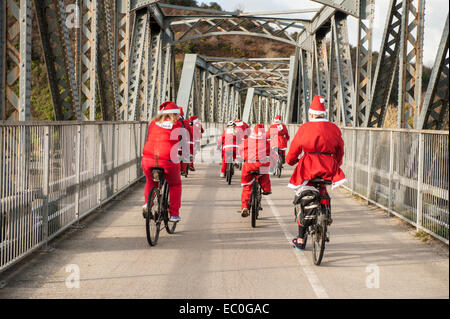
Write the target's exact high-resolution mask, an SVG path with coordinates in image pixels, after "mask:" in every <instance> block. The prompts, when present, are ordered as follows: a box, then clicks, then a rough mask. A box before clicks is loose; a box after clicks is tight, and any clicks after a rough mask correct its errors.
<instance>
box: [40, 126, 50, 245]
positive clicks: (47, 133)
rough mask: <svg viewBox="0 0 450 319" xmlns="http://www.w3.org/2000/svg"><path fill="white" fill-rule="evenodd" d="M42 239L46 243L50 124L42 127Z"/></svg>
mask: <svg viewBox="0 0 450 319" xmlns="http://www.w3.org/2000/svg"><path fill="white" fill-rule="evenodd" d="M42 183H43V184H42V200H43V203H42V241H43V242H44V243H45V245H44V249H47V245H48V194H49V186H50V126H45V127H44V171H43V176H42Z"/></svg>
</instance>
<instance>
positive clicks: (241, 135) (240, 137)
mask: <svg viewBox="0 0 450 319" xmlns="http://www.w3.org/2000/svg"><path fill="white" fill-rule="evenodd" d="M234 123H236V138H237V143H238V145H241V143H242V142H244V140H245V139H246V138H247V137H248V136H249V135H250V133H251V132H250V126H248V124H247V123H245V122H244V121H242V120H240V119H235V120H234Z"/></svg>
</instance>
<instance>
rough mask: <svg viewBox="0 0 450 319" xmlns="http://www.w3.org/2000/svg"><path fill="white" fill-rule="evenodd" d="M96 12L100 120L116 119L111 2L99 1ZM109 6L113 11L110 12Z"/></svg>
mask: <svg viewBox="0 0 450 319" xmlns="http://www.w3.org/2000/svg"><path fill="white" fill-rule="evenodd" d="M99 5H100V6H99V8H100V10H99V11H98V21H99V23H98V54H97V57H98V61H97V67H98V93H99V100H100V108H101V111H102V119H103V120H104V121H114V120H116V119H117V118H118V115H119V112H118V88H117V69H116V61H115V50H114V34H113V30H112V26H113V24H112V17H111V13H112V12H115V2H114V1H113V0H99ZM111 6H112V8H113V11H111Z"/></svg>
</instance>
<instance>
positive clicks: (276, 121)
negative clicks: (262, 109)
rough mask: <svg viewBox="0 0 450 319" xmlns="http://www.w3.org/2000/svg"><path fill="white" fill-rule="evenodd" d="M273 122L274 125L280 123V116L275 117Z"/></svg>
mask: <svg viewBox="0 0 450 319" xmlns="http://www.w3.org/2000/svg"><path fill="white" fill-rule="evenodd" d="M273 122H274V123H281V115H277V116H275V118H274V120H273Z"/></svg>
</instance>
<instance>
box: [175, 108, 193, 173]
mask: <svg viewBox="0 0 450 319" xmlns="http://www.w3.org/2000/svg"><path fill="white" fill-rule="evenodd" d="M178 109H179V110H180V121H181V122H182V123H183V128H184V129H185V131H184V133H185V134H183V135H182V136H183V139H184V140H186V141H187V143H188V144H189V147H188V148H186V149H180V150H179V151H180V153H182V154H180V155H182V157H183V158H182V162H181V165H180V173H181V175H184V174H185V173H186V171H187V169H188V163H190V162H191V158H192V157H193V156H194V155H193V154H194V134H193V128H192V126H191V121H190V120H189V119H188V118H187V119H186V118H184V111H183V108H182V107H181V106H178Z"/></svg>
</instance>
